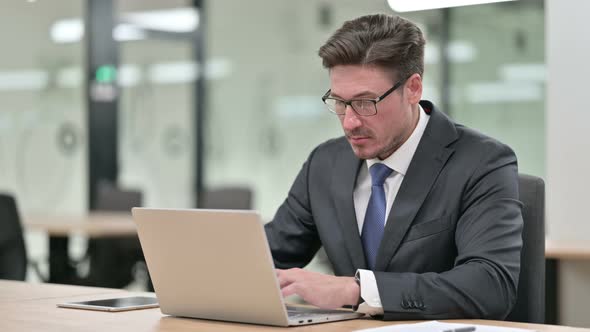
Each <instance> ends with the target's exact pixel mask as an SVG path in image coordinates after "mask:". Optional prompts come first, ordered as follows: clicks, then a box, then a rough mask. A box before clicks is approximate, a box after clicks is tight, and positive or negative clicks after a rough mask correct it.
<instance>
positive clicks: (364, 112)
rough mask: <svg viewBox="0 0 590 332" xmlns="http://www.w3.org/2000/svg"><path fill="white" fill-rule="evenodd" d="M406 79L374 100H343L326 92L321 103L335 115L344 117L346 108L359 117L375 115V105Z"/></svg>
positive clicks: (404, 80)
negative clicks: (348, 107)
mask: <svg viewBox="0 0 590 332" xmlns="http://www.w3.org/2000/svg"><path fill="white" fill-rule="evenodd" d="M408 78H409V77H406V78H404V79H403V80H400V81H398V82H397V83H395V84H394V85H393V86H392V87H391V89H389V90H387V91H385V93H384V94H382V95H381V96H379V97H377V98H375V99H367V98H364V99H350V100H344V99H340V98H335V97H330V92H332V90H328V92H326V94H324V96H323V97H322V101H323V102H324V104H326V106H327V107H328V111H330V112H332V113H334V114H337V115H344V114H345V113H346V106H350V107H351V108H352V110H353V111H354V112H355V113H356V114H358V115H360V116H372V115H375V114H377V103H378V102H380V101H382V100H383V99H385V97H387V96H389V95H390V94H391V93H392V92H393V91H395V90H396V89H397V88H399V87H400V86H402V85H403V84H404V83H405V82H406V80H407V79H408Z"/></svg>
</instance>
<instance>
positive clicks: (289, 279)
mask: <svg viewBox="0 0 590 332" xmlns="http://www.w3.org/2000/svg"><path fill="white" fill-rule="evenodd" d="M276 272H277V277H278V278H279V283H280V285H281V292H282V293H283V296H284V297H287V296H289V295H293V294H297V295H299V296H301V297H302V298H303V299H304V300H305V301H306V302H308V303H310V304H312V305H315V306H317V307H320V308H324V309H336V308H340V307H342V306H343V305H347V304H348V305H355V304H357V302H358V299H359V294H360V289H359V286H358V285H357V283H356V282H355V281H354V278H353V277H335V276H330V275H325V274H320V273H316V272H311V271H306V270H302V269H289V270H279V269H277V270H276Z"/></svg>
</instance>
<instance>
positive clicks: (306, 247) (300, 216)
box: [265, 148, 321, 269]
mask: <svg viewBox="0 0 590 332" xmlns="http://www.w3.org/2000/svg"><path fill="white" fill-rule="evenodd" d="M316 150H317V148H316ZM316 150H314V151H313V152H312V153H311V154H310V156H309V158H308V159H307V161H306V162H305V163H304V164H303V167H302V168H301V170H300V171H299V174H297V177H296V178H295V182H294V183H293V185H292V187H291V189H290V190H289V194H288V196H287V198H286V199H285V201H284V202H283V204H282V205H281V206H280V207H279V209H278V210H277V213H276V214H275V216H274V218H273V220H272V221H271V222H269V223H267V224H266V225H265V231H266V236H267V238H268V243H269V246H270V250H271V253H272V257H273V260H274V263H275V267H277V268H281V269H287V268H293V267H304V266H305V265H307V264H308V263H309V262H310V261H311V259H312V258H313V256H314V255H315V253H316V252H317V251H318V249H319V248H320V246H321V242H320V239H319V236H318V234H317V230H316V226H315V223H314V219H313V215H312V211H311V204H310V201H309V191H308V176H309V168H310V167H311V164H312V160H313V156H314V154H315V152H316Z"/></svg>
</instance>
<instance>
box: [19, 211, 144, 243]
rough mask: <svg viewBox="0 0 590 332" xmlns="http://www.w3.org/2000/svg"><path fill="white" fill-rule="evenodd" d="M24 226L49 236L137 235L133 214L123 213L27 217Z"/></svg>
mask: <svg viewBox="0 0 590 332" xmlns="http://www.w3.org/2000/svg"><path fill="white" fill-rule="evenodd" d="M23 225H24V227H25V229H27V230H28V231H41V232H45V233H47V235H49V236H63V237H66V236H69V235H74V234H79V235H86V236H88V237H104V236H108V237H113V236H134V235H136V234H137V228H136V227H135V223H133V219H132V218H131V214H130V213H121V212H91V213H89V214H88V215H82V216H72V215H69V216H68V215H64V216H41V215H37V216H25V217H24V220H23Z"/></svg>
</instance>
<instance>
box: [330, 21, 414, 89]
mask: <svg viewBox="0 0 590 332" xmlns="http://www.w3.org/2000/svg"><path fill="white" fill-rule="evenodd" d="M424 44H425V41H424V36H423V34H422V31H421V30H420V28H418V26H417V25H416V24H414V23H412V22H410V21H408V20H406V19H405V18H403V17H399V16H390V15H385V14H375V15H366V16H361V17H359V18H356V19H354V20H350V21H346V22H344V24H343V25H342V27H341V28H340V29H338V30H336V32H335V33H334V34H333V35H332V36H331V37H330V38H329V39H328V41H327V42H326V43H325V44H324V45H323V46H322V47H320V50H319V52H318V53H319V55H320V57H321V58H322V62H323V65H324V67H325V68H327V69H331V68H333V67H334V66H338V65H376V66H379V67H382V68H383V69H386V70H392V71H393V73H397V75H398V76H399V77H398V79H405V78H407V77H408V76H410V75H412V74H414V73H418V74H420V76H423V74H424Z"/></svg>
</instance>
